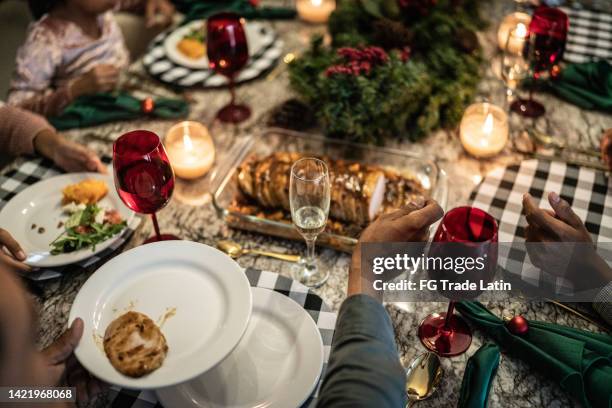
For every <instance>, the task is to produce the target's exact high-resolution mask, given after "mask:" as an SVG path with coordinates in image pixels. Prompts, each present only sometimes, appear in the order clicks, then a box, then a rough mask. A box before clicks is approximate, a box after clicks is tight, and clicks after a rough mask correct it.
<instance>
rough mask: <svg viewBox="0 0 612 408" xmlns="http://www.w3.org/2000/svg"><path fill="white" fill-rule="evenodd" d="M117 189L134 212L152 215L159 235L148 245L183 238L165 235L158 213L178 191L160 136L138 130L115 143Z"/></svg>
mask: <svg viewBox="0 0 612 408" xmlns="http://www.w3.org/2000/svg"><path fill="white" fill-rule="evenodd" d="M113 170H114V175H115V188H116V189H117V193H118V194H119V197H120V198H121V200H122V201H123V202H124V203H125V205H127V206H128V207H129V208H130V209H132V210H133V211H135V212H137V213H141V214H151V218H152V219H153V227H154V229H155V235H154V236H153V237H151V238H149V239H148V240H147V241H145V243H150V242H157V241H167V240H175V239H179V238H178V237H176V236H174V235H170V234H161V233H160V232H159V225H158V223H157V217H156V216H155V213H156V212H157V211H159V210H161V209H162V208H164V207H165V206H166V204H168V202H169V201H170V197H171V196H172V192H173V190H174V172H173V170H172V166H170V161H169V160H168V156H167V155H166V150H165V149H164V146H163V144H162V142H161V139H160V138H159V136H157V135H156V134H155V133H153V132H149V131H147V130H134V131H132V132H128V133H126V134H124V135H123V136H121V137H120V138H119V139H117V141H116V142H115V143H114V144H113Z"/></svg>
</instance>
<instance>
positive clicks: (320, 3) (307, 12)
mask: <svg viewBox="0 0 612 408" xmlns="http://www.w3.org/2000/svg"><path fill="white" fill-rule="evenodd" d="M295 7H296V9H297V12H298V15H299V16H300V19H302V20H303V21H306V22H308V23H315V24H321V23H326V22H327V20H329V16H330V15H331V13H332V11H334V10H335V9H336V2H335V0H297V2H296V4H295Z"/></svg>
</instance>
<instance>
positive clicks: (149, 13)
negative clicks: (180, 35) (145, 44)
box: [145, 0, 174, 27]
mask: <svg viewBox="0 0 612 408" xmlns="http://www.w3.org/2000/svg"><path fill="white" fill-rule="evenodd" d="M145 12H146V19H147V27H153V26H159V27H167V26H169V25H170V24H172V17H173V16H174V5H173V4H172V3H170V2H169V1H168V0H148V1H147V6H146V11H145Z"/></svg>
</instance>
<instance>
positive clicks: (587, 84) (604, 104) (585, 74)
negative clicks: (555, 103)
mask: <svg viewBox="0 0 612 408" xmlns="http://www.w3.org/2000/svg"><path fill="white" fill-rule="evenodd" d="M544 86H545V87H546V88H548V90H550V91H551V92H553V93H555V94H556V95H557V96H559V97H560V98H562V99H565V100H566V101H568V102H570V103H573V104H574V105H576V106H579V107H581V108H583V109H593V110H602V111H604V112H612V65H610V63H608V62H607V61H604V60H601V61H597V62H586V63H582V64H568V65H567V66H566V67H565V68H563V70H562V71H561V74H560V76H559V77H557V78H555V79H550V80H546V81H545V84H544Z"/></svg>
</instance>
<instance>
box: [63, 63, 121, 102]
mask: <svg viewBox="0 0 612 408" xmlns="http://www.w3.org/2000/svg"><path fill="white" fill-rule="evenodd" d="M118 80H119V70H118V69H117V68H116V67H115V66H113V65H108V64H100V65H98V66H96V67H94V68H93V69H92V70H91V71H89V72H88V73H86V74H84V75H81V76H80V77H79V78H77V79H75V80H74V82H72V84H71V85H70V92H71V93H72V96H73V97H74V98H76V97H79V96H81V95H89V94H93V93H97V92H109V91H112V90H113V89H115V86H116V85H117V82H118Z"/></svg>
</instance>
